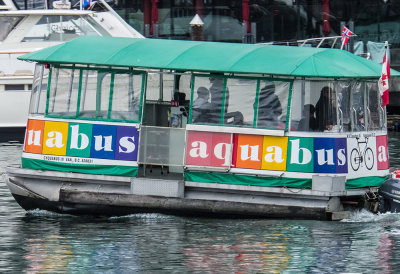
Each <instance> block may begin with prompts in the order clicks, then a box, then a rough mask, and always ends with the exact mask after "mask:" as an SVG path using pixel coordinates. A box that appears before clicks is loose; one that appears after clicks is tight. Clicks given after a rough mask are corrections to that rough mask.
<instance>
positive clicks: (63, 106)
mask: <svg viewBox="0 0 400 274" xmlns="http://www.w3.org/2000/svg"><path fill="white" fill-rule="evenodd" d="M79 72H80V71H79V70H74V69H60V68H54V69H53V70H52V75H51V83H52V84H51V88H50V96H49V108H48V111H47V113H48V114H50V115H57V116H68V117H75V116H76V111H77V99H78V90H79Z"/></svg>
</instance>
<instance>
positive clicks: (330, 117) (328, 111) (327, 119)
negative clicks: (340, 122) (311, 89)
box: [315, 87, 337, 131]
mask: <svg viewBox="0 0 400 274" xmlns="http://www.w3.org/2000/svg"><path fill="white" fill-rule="evenodd" d="M315 114H316V118H317V123H318V130H319V131H325V130H332V129H333V127H334V126H335V125H336V124H337V112H336V93H335V91H333V90H332V89H331V88H330V87H323V88H322V90H321V95H320V97H319V100H318V102H317V104H316V106H315Z"/></svg>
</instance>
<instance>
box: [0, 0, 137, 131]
mask: <svg viewBox="0 0 400 274" xmlns="http://www.w3.org/2000/svg"><path fill="white" fill-rule="evenodd" d="M0 2H1V1H0ZM1 3H2V2H1ZM1 3H0V10H1V11H0V130H1V132H2V133H3V132H9V131H13V132H21V136H23V132H24V131H25V126H26V120H27V117H28V109H29V100H30V90H31V87H32V79H33V72H34V64H32V63H27V62H22V61H19V60H17V57H19V56H21V55H23V54H25V53H28V52H32V51H36V50H39V49H42V48H46V47H49V46H54V45H57V44H60V43H63V42H66V41H70V40H72V39H74V38H77V37H80V36H86V35H90V36H118V37H133V38H143V36H142V35H141V34H140V33H138V32H137V31H136V30H135V29H133V28H132V27H131V26H129V25H128V24H127V23H126V22H125V21H124V20H123V19H122V18H121V17H120V16H119V15H118V14H117V13H116V12H115V11H114V10H113V9H112V8H111V7H110V6H109V5H108V4H107V3H106V2H104V0H100V1H99V2H95V3H96V7H98V8H96V10H97V11H92V10H80V9H78V8H76V9H71V5H70V3H69V2H66V1H65V5H64V6H61V8H54V9H45V10H17V8H16V7H15V6H14V5H13V3H12V1H11V0H6V1H4V5H1Z"/></svg>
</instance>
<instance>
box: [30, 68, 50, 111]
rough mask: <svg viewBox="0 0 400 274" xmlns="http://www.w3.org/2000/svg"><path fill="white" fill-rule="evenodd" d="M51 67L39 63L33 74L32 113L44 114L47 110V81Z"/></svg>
mask: <svg viewBox="0 0 400 274" xmlns="http://www.w3.org/2000/svg"><path fill="white" fill-rule="evenodd" d="M48 79H49V69H47V68H45V67H44V65H41V64H37V65H36V66H35V72H34V76H33V85H32V93H31V101H30V106H29V113H30V114H44V112H45V110H46V97H47V83H48Z"/></svg>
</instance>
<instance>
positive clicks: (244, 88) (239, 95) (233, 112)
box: [210, 78, 257, 127]
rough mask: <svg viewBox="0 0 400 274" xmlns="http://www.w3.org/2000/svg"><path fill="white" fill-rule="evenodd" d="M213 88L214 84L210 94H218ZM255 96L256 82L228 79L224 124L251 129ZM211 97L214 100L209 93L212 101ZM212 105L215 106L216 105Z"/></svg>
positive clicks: (252, 80)
mask: <svg viewBox="0 0 400 274" xmlns="http://www.w3.org/2000/svg"><path fill="white" fill-rule="evenodd" d="M214 87H215V84H214V83H213V84H212V86H211V87H210V93H211V92H219V91H218V90H216V89H214ZM256 94H257V80H254V79H241V78H237V79H235V78H228V79H227V83H226V89H225V115H224V124H225V125H244V126H248V127H253V121H254V106H255V103H254V102H255V100H256ZM213 97H214V98H215V97H216V95H213V93H211V100H213ZM217 99H218V97H217ZM212 104H213V105H215V104H216V103H212ZM218 107H219V106H218Z"/></svg>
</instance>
